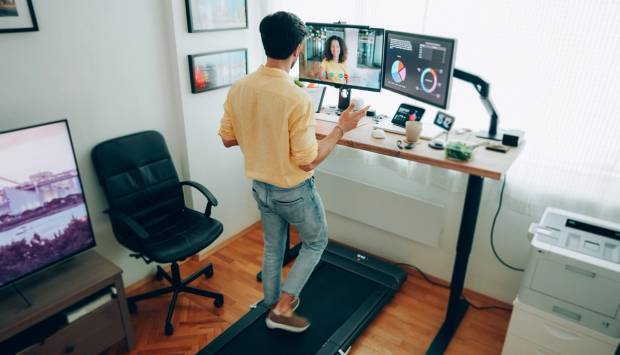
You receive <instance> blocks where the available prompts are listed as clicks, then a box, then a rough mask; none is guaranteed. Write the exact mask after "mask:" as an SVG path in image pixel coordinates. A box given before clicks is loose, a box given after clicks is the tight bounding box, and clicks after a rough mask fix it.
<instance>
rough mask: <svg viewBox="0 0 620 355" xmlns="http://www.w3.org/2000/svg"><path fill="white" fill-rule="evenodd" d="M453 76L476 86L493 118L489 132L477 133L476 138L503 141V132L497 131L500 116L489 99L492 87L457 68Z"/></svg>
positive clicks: (477, 77)
mask: <svg viewBox="0 0 620 355" xmlns="http://www.w3.org/2000/svg"><path fill="white" fill-rule="evenodd" d="M453 76H454V77H455V78H457V79H461V80H463V81H466V82H468V83H471V84H472V85H473V86H474V88H476V91H478V93H479V94H480V101H482V105H483V106H484V108H485V109H486V110H487V113H488V114H489V116H491V122H490V123H489V130H488V131H482V132H478V133H476V136H478V137H480V138H487V139H493V140H499V141H501V140H502V136H503V134H502V133H501V132H498V129H497V122H498V120H499V116H498V115H497V112H496V111H495V107H494V106H493V102H492V101H491V98H490V97H489V87H490V85H489V83H488V82H486V81H485V80H483V79H482V78H480V77H479V76H477V75H474V74H471V73H468V72H466V71H463V70H460V69H457V68H454V72H453Z"/></svg>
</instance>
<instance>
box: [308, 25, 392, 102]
mask: <svg viewBox="0 0 620 355" xmlns="http://www.w3.org/2000/svg"><path fill="white" fill-rule="evenodd" d="M308 26H329V27H340V28H357V29H364V30H375V31H376V30H379V31H383V38H384V40H383V41H384V42H385V36H386V34H385V33H386V32H387V31H386V30H385V29H384V28H377V27H370V26H363V25H349V24H345V23H321V22H306V27H308ZM305 41H306V39H305V38H304V42H305ZM304 45H305V43H304ZM383 48H384V50H383V51H382V53H381V55H382V58H381V67H380V68H379V71H380V72H379V87H378V88H368V87H365V86H357V85H349V84H335V83H330V82H326V81H321V80H315V79H305V78H303V79H302V77H301V65H300V64H299V63H298V66H299V81H304V82H307V83H315V84H323V85H329V86H333V87H335V88H338V89H358V90H366V91H373V92H380V91H381V88H382V86H383V69H384V68H385V43H384V46H383Z"/></svg>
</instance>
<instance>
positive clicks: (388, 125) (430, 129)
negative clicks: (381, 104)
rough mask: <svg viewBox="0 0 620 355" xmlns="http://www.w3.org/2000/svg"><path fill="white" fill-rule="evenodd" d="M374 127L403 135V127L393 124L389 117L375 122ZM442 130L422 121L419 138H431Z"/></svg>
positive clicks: (442, 131)
mask: <svg viewBox="0 0 620 355" xmlns="http://www.w3.org/2000/svg"><path fill="white" fill-rule="evenodd" d="M374 128H380V129H382V130H384V131H386V132H391V133H396V134H401V135H403V136H404V135H405V128H404V127H401V126H397V125H395V124H393V123H392V121H391V120H390V119H389V118H386V119H383V121H381V122H379V123H377V124H375V126H374ZM444 132H445V131H444V130H443V129H441V128H439V127H437V126H435V125H434V124H433V123H427V122H422V132H421V133H420V138H422V139H425V140H431V139H433V138H435V137H437V136H438V135H440V134H442V133H444Z"/></svg>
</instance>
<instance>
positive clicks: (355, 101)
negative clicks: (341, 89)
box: [351, 97, 364, 111]
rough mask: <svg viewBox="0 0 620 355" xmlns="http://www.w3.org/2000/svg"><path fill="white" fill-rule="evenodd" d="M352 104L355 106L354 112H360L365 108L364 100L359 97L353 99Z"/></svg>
mask: <svg viewBox="0 0 620 355" xmlns="http://www.w3.org/2000/svg"><path fill="white" fill-rule="evenodd" d="M351 103H352V104H353V111H359V110H361V109H362V107H364V100H363V99H361V98H359V97H354V98H352V99H351Z"/></svg>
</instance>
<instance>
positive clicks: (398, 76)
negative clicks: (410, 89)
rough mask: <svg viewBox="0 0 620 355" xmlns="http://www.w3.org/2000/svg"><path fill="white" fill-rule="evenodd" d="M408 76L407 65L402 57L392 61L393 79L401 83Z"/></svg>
mask: <svg viewBox="0 0 620 355" xmlns="http://www.w3.org/2000/svg"><path fill="white" fill-rule="evenodd" d="M406 77H407V67H405V64H404V63H403V62H402V61H401V60H400V59H397V60H395V61H394V63H392V79H394V81H395V82H397V83H400V82H403V81H404V80H405V78H406Z"/></svg>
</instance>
